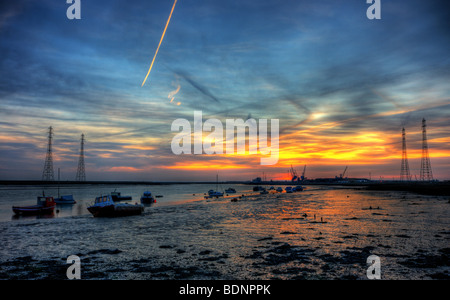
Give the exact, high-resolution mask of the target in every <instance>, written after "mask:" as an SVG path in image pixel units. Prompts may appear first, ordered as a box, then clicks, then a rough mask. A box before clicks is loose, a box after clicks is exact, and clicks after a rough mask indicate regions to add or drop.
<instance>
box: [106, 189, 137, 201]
mask: <svg viewBox="0 0 450 300" xmlns="http://www.w3.org/2000/svg"><path fill="white" fill-rule="evenodd" d="M111 198H112V200H113V201H126V200H133V198H132V197H131V196H122V194H121V193H120V192H116V191H115V190H114V192H111Z"/></svg>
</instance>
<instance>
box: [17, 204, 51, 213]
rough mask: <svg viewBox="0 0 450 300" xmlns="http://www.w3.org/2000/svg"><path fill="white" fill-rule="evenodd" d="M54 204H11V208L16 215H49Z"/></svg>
mask: <svg viewBox="0 0 450 300" xmlns="http://www.w3.org/2000/svg"><path fill="white" fill-rule="evenodd" d="M54 209H55V206H47V207H44V206H40V205H32V206H13V208H12V210H13V212H14V213H15V214H16V215H23V216H36V215H51V214H53V211H54Z"/></svg>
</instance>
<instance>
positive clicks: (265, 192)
mask: <svg viewBox="0 0 450 300" xmlns="http://www.w3.org/2000/svg"><path fill="white" fill-rule="evenodd" d="M268 193H269V192H268V191H267V190H266V189H262V190H261V192H259V194H261V195H267V194H268Z"/></svg>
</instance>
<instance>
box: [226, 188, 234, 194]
mask: <svg viewBox="0 0 450 300" xmlns="http://www.w3.org/2000/svg"><path fill="white" fill-rule="evenodd" d="M225 193H227V194H236V190H235V189H233V188H228V189H226V190H225Z"/></svg>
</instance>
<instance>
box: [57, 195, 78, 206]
mask: <svg viewBox="0 0 450 300" xmlns="http://www.w3.org/2000/svg"><path fill="white" fill-rule="evenodd" d="M55 203H56V204H75V203H77V201H75V199H73V196H72V195H65V196H61V197H58V198H55Z"/></svg>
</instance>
